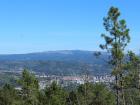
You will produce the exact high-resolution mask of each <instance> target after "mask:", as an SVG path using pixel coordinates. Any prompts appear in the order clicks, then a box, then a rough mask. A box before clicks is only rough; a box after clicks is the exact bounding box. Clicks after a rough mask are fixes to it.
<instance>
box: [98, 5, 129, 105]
mask: <svg viewBox="0 0 140 105" xmlns="http://www.w3.org/2000/svg"><path fill="white" fill-rule="evenodd" d="M119 16H120V12H119V10H118V8H115V7H111V8H110V9H109V12H108V15H107V17H105V18H104V23H103V25H104V27H105V30H106V31H107V32H108V33H107V34H108V35H105V34H102V35H101V36H102V37H103V38H104V40H105V44H102V45H100V47H101V49H103V50H107V52H108V53H109V54H110V55H111V57H110V61H109V63H110V64H111V65H112V66H113V72H112V74H113V75H114V76H115V90H116V96H117V97H116V104H117V105H125V99H124V90H123V84H124V83H123V68H122V67H123V63H124V62H123V60H124V50H125V47H126V46H127V44H128V43H129V41H130V36H129V29H128V28H127V26H126V22H125V20H123V19H122V20H119Z"/></svg>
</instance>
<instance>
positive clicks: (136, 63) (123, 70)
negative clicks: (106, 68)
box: [0, 7, 140, 105]
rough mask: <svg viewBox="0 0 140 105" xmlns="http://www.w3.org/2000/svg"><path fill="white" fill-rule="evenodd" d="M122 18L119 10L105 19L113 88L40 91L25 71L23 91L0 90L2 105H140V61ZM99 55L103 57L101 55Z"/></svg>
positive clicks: (6, 87)
mask: <svg viewBox="0 0 140 105" xmlns="http://www.w3.org/2000/svg"><path fill="white" fill-rule="evenodd" d="M119 16H120V11H119V9H118V8H115V7H111V8H110V9H109V11H108V14H107V16H106V17H104V19H103V25H104V27H105V30H106V33H107V35H106V34H102V35H101V36H102V38H103V39H104V41H105V44H101V45H100V48H101V49H103V50H105V51H107V52H108V53H109V55H110V57H109V58H108V62H107V63H108V64H109V65H110V66H111V67H112V73H111V75H112V76H114V77H115V80H114V82H113V83H112V84H110V85H109V86H108V85H105V84H102V83H96V84H92V83H90V82H88V81H86V80H85V83H84V84H83V85H80V86H78V87H77V88H76V89H64V88H62V87H61V86H59V84H57V83H56V82H53V83H52V84H51V85H50V86H49V87H46V88H45V89H43V90H40V89H39V84H38V80H37V78H36V77H35V76H34V75H33V74H31V73H30V72H28V71H27V70H24V71H23V73H22V76H21V78H20V79H19V80H17V83H18V84H19V85H20V86H21V89H20V90H18V89H15V87H12V86H11V85H9V84H5V85H4V86H3V87H1V88H0V105H140V58H139V56H137V55H136V54H135V53H134V52H132V51H128V52H127V51H126V50H125V48H126V46H127V45H128V43H129V42H130V35H129V29H128V28H127V25H126V21H125V20H123V19H121V20H120V19H119ZM126 52H127V53H126ZM95 55H96V56H97V57H100V55H101V53H100V52H97V53H96V54H95Z"/></svg>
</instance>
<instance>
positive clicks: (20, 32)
mask: <svg viewBox="0 0 140 105" xmlns="http://www.w3.org/2000/svg"><path fill="white" fill-rule="evenodd" d="M139 5H140V1H139V0H127V1H126V0H0V54H11V53H28V52H40V51H48V50H72V49H80V50H100V49H99V47H98V46H99V44H100V43H103V39H102V38H101V37H100V35H101V33H104V32H105V30H104V27H103V25H102V23H103V20H102V19H103V17H104V16H106V14H107V11H108V9H109V8H110V7H111V6H116V7H118V8H119V9H120V11H121V13H122V15H121V18H124V19H125V20H126V21H127V25H128V27H129V28H130V30H131V32H130V35H131V43H130V44H129V46H128V48H127V49H131V50H133V51H135V52H139V50H140V46H139V41H140V35H139V33H140V20H139V19H140V12H139V11H140V6H139Z"/></svg>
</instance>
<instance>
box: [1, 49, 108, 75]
mask: <svg viewBox="0 0 140 105" xmlns="http://www.w3.org/2000/svg"><path fill="white" fill-rule="evenodd" d="M95 53H96V51H83V50H60V51H47V52H38V53H28V54H9V55H5V54H2V55H0V70H12V71H13V70H15V71H18V70H21V69H24V68H28V69H30V70H32V71H35V72H42V73H46V74H52V75H73V74H82V73H84V72H85V71H88V72H89V73H90V74H94V75H102V74H107V73H110V72H111V69H110V66H109V65H108V63H107V61H105V60H107V59H108V54H107V53H105V52H101V56H100V57H97V56H95Z"/></svg>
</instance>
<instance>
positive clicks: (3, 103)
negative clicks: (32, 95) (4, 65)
mask: <svg viewBox="0 0 140 105" xmlns="http://www.w3.org/2000/svg"><path fill="white" fill-rule="evenodd" d="M0 105H20V101H19V97H18V94H17V91H16V90H15V89H14V88H13V87H12V86H10V85H9V84H5V85H4V86H3V87H2V88H1V89H0Z"/></svg>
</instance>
